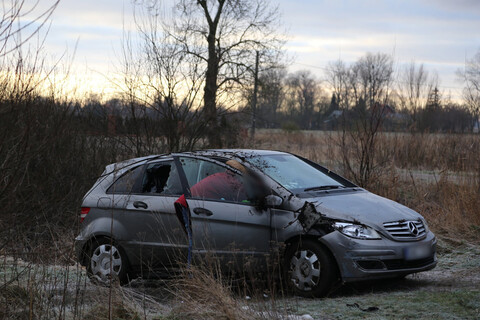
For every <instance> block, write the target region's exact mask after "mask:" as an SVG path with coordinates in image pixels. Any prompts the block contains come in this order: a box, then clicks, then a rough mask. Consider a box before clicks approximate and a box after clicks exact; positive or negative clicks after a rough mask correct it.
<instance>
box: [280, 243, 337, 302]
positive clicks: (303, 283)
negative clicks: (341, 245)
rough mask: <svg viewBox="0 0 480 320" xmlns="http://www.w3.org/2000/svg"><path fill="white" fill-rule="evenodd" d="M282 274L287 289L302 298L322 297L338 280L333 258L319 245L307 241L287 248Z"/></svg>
mask: <svg viewBox="0 0 480 320" xmlns="http://www.w3.org/2000/svg"><path fill="white" fill-rule="evenodd" d="M284 272H285V279H286V281H287V287H289V288H290V289H292V290H293V292H294V293H295V294H297V295H300V296H302V297H323V296H325V295H327V294H328V293H329V292H330V290H331V289H332V287H333V285H334V284H335V283H336V282H337V280H338V272H337V267H336V263H335V261H334V260H333V257H332V256H331V255H330V254H329V252H327V251H326V249H324V248H323V247H322V246H321V245H320V244H319V243H317V242H316V241H313V240H309V239H306V240H301V241H300V242H296V243H293V244H292V245H290V246H289V247H288V248H287V250H286V252H285V262H284Z"/></svg>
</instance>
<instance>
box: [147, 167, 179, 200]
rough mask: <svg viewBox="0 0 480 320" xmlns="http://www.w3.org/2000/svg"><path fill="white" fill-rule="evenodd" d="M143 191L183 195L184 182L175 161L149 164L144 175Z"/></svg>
mask: <svg viewBox="0 0 480 320" xmlns="http://www.w3.org/2000/svg"><path fill="white" fill-rule="evenodd" d="M141 192H142V193H151V194H162V195H181V194H183V189H182V184H181V183H180V177H179V175H178V171H177V168H176V166H175V164H174V163H173V161H161V162H154V163H149V164H147V168H146V169H145V174H144V176H143V181H142V186H141Z"/></svg>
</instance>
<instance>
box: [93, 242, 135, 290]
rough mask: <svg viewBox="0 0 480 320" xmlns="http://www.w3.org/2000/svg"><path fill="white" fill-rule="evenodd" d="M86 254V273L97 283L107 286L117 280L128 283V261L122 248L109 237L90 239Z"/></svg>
mask: <svg viewBox="0 0 480 320" xmlns="http://www.w3.org/2000/svg"><path fill="white" fill-rule="evenodd" d="M90 249H91V250H90V251H89V255H88V264H87V274H88V276H89V278H90V279H91V280H92V281H93V282H95V283H98V284H101V285H106V286H109V285H111V284H112V283H114V282H116V281H118V282H119V283H120V284H126V283H128V261H127V258H126V255H125V254H124V252H123V250H122V249H121V248H120V247H119V246H118V245H117V244H116V243H115V242H114V241H112V240H111V239H108V238H100V239H98V240H97V239H96V240H93V241H92V244H91V246H90Z"/></svg>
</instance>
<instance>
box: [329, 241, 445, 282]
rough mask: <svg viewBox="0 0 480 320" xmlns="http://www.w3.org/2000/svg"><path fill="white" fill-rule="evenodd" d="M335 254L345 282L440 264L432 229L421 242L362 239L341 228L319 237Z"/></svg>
mask: <svg viewBox="0 0 480 320" xmlns="http://www.w3.org/2000/svg"><path fill="white" fill-rule="evenodd" d="M320 242H322V243H323V244H324V245H325V246H327V247H328V248H329V249H330V251H331V252H332V254H333V256H334V257H335V259H336V261H337V264H338V268H339V271H340V274H341V277H342V280H343V281H344V282H352V281H359V280H369V279H381V278H393V277H399V276H403V275H407V274H411V273H416V272H421V271H426V270H430V269H433V268H435V266H436V265H437V257H436V244H437V240H436V238H435V235H434V234H433V233H432V232H428V233H427V235H426V237H425V238H423V239H422V240H418V241H393V240H390V239H387V238H382V239H380V240H360V239H353V238H349V237H347V236H345V235H343V234H342V233H340V232H338V231H334V232H331V233H329V234H327V235H325V236H323V237H322V238H320Z"/></svg>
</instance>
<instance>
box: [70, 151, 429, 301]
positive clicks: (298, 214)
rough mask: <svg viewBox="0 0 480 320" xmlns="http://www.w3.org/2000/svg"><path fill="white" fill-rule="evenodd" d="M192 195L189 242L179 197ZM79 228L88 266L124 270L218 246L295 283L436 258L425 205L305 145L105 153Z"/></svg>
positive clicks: (234, 259)
mask: <svg viewBox="0 0 480 320" xmlns="http://www.w3.org/2000/svg"><path fill="white" fill-rule="evenodd" d="M182 195H184V196H185V199H186V205H187V206H188V209H189V211H190V214H191V218H189V223H190V228H191V234H190V235H191V239H192V247H191V248H190V249H189V246H188V241H187V236H186V233H185V230H186V229H185V228H184V225H183V223H184V222H185V221H183V222H181V219H179V217H178V215H177V211H176V209H175V205H174V203H175V201H177V199H178V198H179V197H180V196H182ZM81 220H82V223H81V232H80V234H79V235H78V237H77V238H76V239H75V244H76V252H77V256H78V259H79V261H80V263H81V264H82V265H84V266H86V267H87V270H88V273H89V275H90V276H91V277H92V278H94V279H96V280H98V281H100V282H107V281H110V280H111V279H113V278H118V279H119V280H120V281H121V282H127V281H128V280H129V279H131V278H133V277H136V276H138V275H141V276H144V275H145V274H147V273H155V272H156V273H158V272H162V270H167V271H168V270H174V269H175V268H176V267H178V265H179V263H185V262H186V256H187V253H188V252H187V251H189V250H190V251H191V252H190V253H191V254H192V257H193V260H194V263H195V261H197V260H201V259H203V258H206V257H207V256H209V257H211V256H214V257H216V258H218V259H220V261H221V264H222V266H223V267H224V268H225V269H231V270H236V271H237V272H244V273H245V271H246V268H254V269H255V270H254V272H257V271H258V272H260V271H262V272H265V271H266V272H272V271H271V270H283V271H282V275H283V278H286V279H287V283H288V284H289V286H290V287H291V288H292V289H293V290H294V291H295V293H296V294H299V295H303V296H323V295H325V294H327V293H328V292H329V291H330V290H331V288H332V286H333V285H334V284H335V283H338V282H339V281H342V282H352V281H359V280H368V279H380V278H394V277H403V276H405V275H407V274H411V273H416V272H420V271H425V270H429V269H432V268H434V267H435V265H436V264H437V258H436V254H435V251H436V250H435V247H436V239H435V236H434V234H433V233H432V232H431V231H429V229H428V227H427V223H426V221H425V219H424V218H423V217H422V216H421V215H420V214H418V213H417V212H415V211H413V210H411V209H409V208H407V207H405V206H403V205H401V204H398V203H396V202H394V201H391V200H388V199H385V198H382V197H380V196H377V195H375V194H373V193H371V192H368V191H367V190H365V189H363V188H360V187H358V186H356V185H355V184H353V183H352V182H350V181H348V180H346V179H344V178H342V177H341V176H339V175H337V174H335V173H333V172H332V171H330V170H328V169H326V168H324V167H322V166H320V165H318V164H316V163H314V162H312V161H309V160H307V159H304V158H302V157H300V156H297V155H294V154H290V153H284V152H278V151H267V150H232V149H230V150H206V151H196V152H185V153H173V154H166V155H154V156H148V157H143V158H136V159H131V160H128V161H125V162H120V163H116V164H111V165H108V166H107V167H106V169H105V171H104V173H103V174H102V175H101V177H100V178H99V179H98V180H97V181H96V183H95V184H94V186H93V187H92V188H91V189H90V190H89V191H88V192H87V194H86V195H85V197H84V199H83V203H82V210H81Z"/></svg>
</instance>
